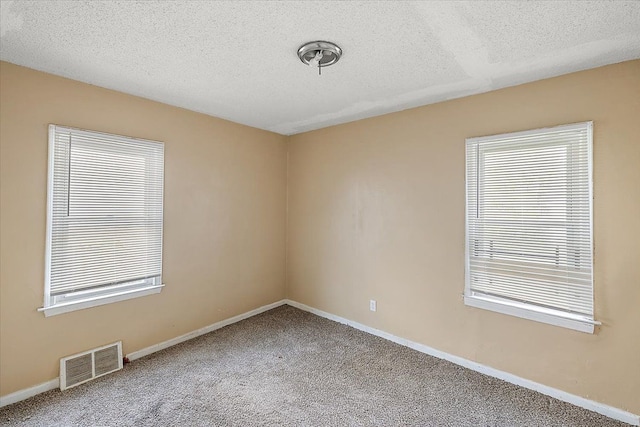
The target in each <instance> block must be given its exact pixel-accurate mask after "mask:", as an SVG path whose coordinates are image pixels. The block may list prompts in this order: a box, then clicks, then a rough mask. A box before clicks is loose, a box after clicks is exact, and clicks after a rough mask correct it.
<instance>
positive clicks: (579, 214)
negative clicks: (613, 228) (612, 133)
mask: <svg viewBox="0 0 640 427" xmlns="http://www.w3.org/2000/svg"><path fill="white" fill-rule="evenodd" d="M591 149H592V123H591V122H586V123H579V124H574V125H566V126H558V127H554V128H549V129H539V130H533V131H525V132H517V133H511V134H506V135H495V136H488V137H480V138H470V139H467V142H466V153H467V162H466V163H467V213H466V216H467V274H466V289H465V302H467V303H468V304H470V305H476V306H480V307H483V308H489V309H497V311H505V312H509V313H510V314H516V315H520V316H521V317H527V318H535V319H536V320H541V321H547V322H548V323H556V322H555V321H553V320H552V318H553V317H554V316H555V317H559V318H564V319H566V320H568V321H569V322H573V325H571V324H569V325H565V326H568V327H574V328H575V329H579V330H587V331H588V330H593V323H595V322H593V279H592V264H593V259H592V226H591V224H592V221H591V217H592V214H591V211H592V207H591V206H592V204H591V200H592V199H591V197H592V196H591V194H592V187H591ZM526 311H529V312H530V313H533V314H526ZM550 319H551V321H550ZM560 323H562V322H560Z"/></svg>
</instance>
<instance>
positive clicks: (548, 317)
mask: <svg viewBox="0 0 640 427" xmlns="http://www.w3.org/2000/svg"><path fill="white" fill-rule="evenodd" d="M572 129H586V133H587V168H588V189H589V193H588V200H589V235H590V250H591V254H592V257H591V294H592V300H593V299H594V298H593V294H594V289H595V287H594V280H593V265H594V257H593V253H594V245H593V122H591V121H588V122H582V123H574V124H569V125H561V126H555V127H550V128H539V129H532V130H526V131H521V132H511V133H505V134H496V135H490V136H483V137H475V138H467V139H466V141H465V153H466V152H467V150H469V146H470V144H471V143H478V142H480V143H481V142H483V141H492V140H496V139H503V138H510V137H514V138H516V137H528V136H535V135H541V134H543V133H545V132H550V131H557V130H572ZM569 148H570V149H571V147H569ZM477 161H478V162H480V159H477ZM569 162H571V159H568V161H567V163H569ZM469 166H470V165H469V164H468V157H467V155H465V287H464V298H463V299H464V304H465V305H468V306H471V307H475V308H481V309H485V310H490V311H494V312H497V313H502V314H507V315H511V316H515V317H520V318H524V319H529V320H533V321H537V322H542V323H547V324H550V325H556V326H561V327H564V328H569V329H573V330H577V331H581V332H586V333H593V332H594V328H595V326H596V325H600V324H601V322H599V321H596V320H595V313H594V315H592V316H587V315H583V314H577V313H571V312H568V311H565V310H562V309H554V308H549V307H543V306H539V305H535V304H531V303H527V302H520V301H517V300H513V299H509V298H501V297H500V296H494V295H488V294H486V293H481V292H475V291H474V290H472V289H471V253H470V252H471V251H472V248H471V247H470V246H471V244H470V239H471V236H470V230H469V228H470V218H469V186H470V183H469ZM570 167H574V166H572V165H570V164H567V168H570ZM475 179H476V183H475V185H476V186H477V185H478V182H479V181H480V170H479V168H478V167H477V166H476V175H475ZM569 191H570V189H569ZM477 203H479V201H478V202H477ZM570 228H571V227H570V226H569V225H568V226H567V227H566V230H567V233H570V232H571V230H570ZM514 262H516V261H514ZM524 262H525V263H526V261H524ZM593 312H595V304H594V306H593Z"/></svg>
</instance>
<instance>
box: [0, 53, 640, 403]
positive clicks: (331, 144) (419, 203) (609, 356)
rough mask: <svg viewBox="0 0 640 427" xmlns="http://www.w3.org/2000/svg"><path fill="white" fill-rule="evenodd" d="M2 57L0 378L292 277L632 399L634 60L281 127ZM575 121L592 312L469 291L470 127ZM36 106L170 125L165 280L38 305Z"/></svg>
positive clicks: (507, 364) (326, 301)
mask: <svg viewBox="0 0 640 427" xmlns="http://www.w3.org/2000/svg"><path fill="white" fill-rule="evenodd" d="M0 66H1V68H0V91H1V92H0V236H1V237H2V238H1V239H0V242H1V246H0V395H6V394H8V393H11V392H14V391H17V390H20V389H23V388H26V387H30V386H33V385H36V384H39V383H41V382H44V381H47V380H50V379H53V378H55V377H57V375H58V359H59V358H60V357H62V356H65V355H68V354H72V353H75V352H78V351H82V350H85V349H88V348H92V347H95V346H98V345H101V344H105V343H108V342H113V341H116V340H123V343H124V350H125V352H126V353H130V352H132V351H136V350H139V349H141V348H144V347H147V346H150V345H153V344H157V343H159V342H162V341H164V340H167V339H170V338H173V337H175V336H178V335H181V334H183V333H186V332H190V331H193V330H195V329H198V328H200V327H203V326H206V325H209V324H211V323H214V322H216V321H219V320H222V319H226V318H229V317H231V316H233V315H236V314H239V313H243V312H246V311H248V310H250V309H253V308H256V307H259V306H261V305H264V304H268V303H270V302H274V301H277V300H280V299H282V298H284V297H285V295H286V296H287V297H288V298H291V299H292V300H295V301H299V302H302V303H305V304H308V305H310V306H313V307H317V308H319V309H322V310H325V311H328V312H331V313H334V314H337V315H339V316H343V317H346V318H349V319H352V320H355V321H358V322H361V323H364V324H367V325H370V326H372V327H375V328H379V329H382V330H385V331H387V332H390V333H393V334H396V335H399V336H402V337H405V338H408V339H411V340H414V341H417V342H420V343H423V344H426V345H429V346H431V347H434V348H436V349H439V350H442V351H446V352H449V353H451V354H454V355H458V356H461V357H465V358H467V359H470V360H475V361H478V362H480V363H483V364H486V365H489V366H492V367H495V368H498V369H501V370H504V371H507V372H511V373H514V374H516V375H519V376H522V377H524V378H528V379H531V380H534V381H537V382H540V383H543V384H546V385H549V386H552V387H556V388H559V389H561V390H565V391H567V392H570V393H574V394H577V395H580V396H584V397H587V398H590V399H593V400H596V401H600V402H603V403H607V404H610V405H613V406H616V407H619V408H622V409H625V410H628V411H631V412H634V413H640V402H638V400H637V396H638V395H640V358H639V357H638V354H640V309H639V303H640V166H639V165H640V119H639V117H640V61H633V62H627V63H623V64H618V65H613V66H608V67H603V68H599V69H595V70H590V71H585V72H581V73H575V74H571V75H567V76H562V77H558V78H554V79H549V80H544V81H540V82H535V83H531V84H527V85H522V86H518V87H514V88H508V89H504V90H500V91H496V92H491V93H487V94H483V95H477V96H472V97H467V98H463V99H459V100H454V101H449V102H444V103H440V104H435V105H431V106H426V107H422V108H416V109H412V110H407V111H404V112H400V113H395V114H389V115H385V116H381V117H377V118H373V119H368V120H362V121H358V122H353V123H349V124H346V125H341V126H335V127H331V128H326V129H322V130H318V131H314V132H309V133H305V134H301V135H297V136H293V137H291V138H285V137H283V136H280V135H276V134H272V133H268V132H264V131H261V130H257V129H252V128H249V127H245V126H241V125H237V124H233V123H230V122H227V121H224V120H220V119H216V118H212V117H208V116H205V115H201V114H197V113H193V112H189V111H186V110H182V109H179V108H175V107H171V106H167V105H164V104H159V103H155V102H151V101H148V100H144V99H141V98H136V97H133V96H129V95H125V94H121V93H117V92H114V91H109V90H105V89H101V88H97V87H94V86H89V85H86V84H83V83H79V82H74V81H71V80H67V79H63V78H59V77H55V76H52V75H48V74H44V73H40V72H36V71H33V70H28V69H25V68H22V67H18V66H15V65H11V64H7V63H1V65H0ZM585 120H593V121H594V129H595V133H594V182H595V184H594V190H595V204H594V223H595V245H596V254H595V259H596V261H595V281H596V285H595V286H596V316H597V318H598V319H600V320H602V321H603V322H604V326H603V327H601V328H598V330H597V332H596V334H594V335H589V334H583V333H580V332H575V331H572V330H568V329H563V328H558V327H553V326H549V325H545V324H540V323H536V322H532V321H527V320H522V319H518V318H513V317H509V316H505V315H502V314H497V313H492V312H488V311H483V310H479V309H475V308H470V307H466V306H464V304H463V303H462V297H461V295H462V292H463V286H464V269H463V267H464V139H465V138H467V137H470V136H480V135H488V134H494V133H500V132H510V131H517V130H523V129H531V128H536V127H544V126H552V125H557V124H563V123H572V122H579V121H585ZM49 123H56V124H63V125H68V126H75V127H81V128H88V129H94V130H99V131H104V132H112V133H118V134H125V135H131V136H136V137H141V138H148V139H156V140H162V141H164V142H165V232H164V233H165V234H164V239H165V240H164V281H165V283H166V285H167V287H166V288H165V289H164V290H163V292H162V293H161V294H159V295H153V296H148V297H143V298H138V299H134V300H129V301H124V302H119V303H115V304H110V305H106V306H102V307H96V308H92V309H87V310H80V311H76V312H72V313H67V314H62V315H59V316H54V317H49V318H45V317H44V316H43V315H42V314H41V313H38V312H36V308H37V307H40V306H41V305H42V292H43V274H44V272H43V269H44V244H45V241H44V239H45V218H46V215H45V204H46V180H47V175H46V172H47V171H46V168H47V125H48V124H49ZM287 141H288V144H287ZM287 145H288V147H289V148H288V149H289V162H288V174H289V177H288V186H289V189H288V198H289V206H288V209H289V216H288V226H287V228H286V235H287V239H288V246H287V264H288V268H287V272H286V273H287V289H286V293H285V287H284V283H285V271H284V264H285V219H286V217H287V215H286V210H285V205H286V201H285V200H286V196H287V195H286V194H285V192H286V188H287V176H286V174H287V165H286V156H287ZM369 299H376V300H378V312H377V313H371V312H369V311H368V301H369Z"/></svg>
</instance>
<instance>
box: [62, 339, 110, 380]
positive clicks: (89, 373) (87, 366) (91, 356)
mask: <svg viewBox="0 0 640 427" xmlns="http://www.w3.org/2000/svg"><path fill="white" fill-rule="evenodd" d="M118 369H122V341H118V342H116V343H113V344H109V345H105V346H103V347H98V348H94V349H93V350H89V351H85V352H82V353H78V354H74V355H73V356H68V357H63V358H62V359H60V390H66V389H68V388H71V387H75V386H77V385H79V384H82V383H85V382H87V381H90V380H92V379H94V378H98V377H101V376H103V375H106V374H108V373H111V372H113V371H117V370H118Z"/></svg>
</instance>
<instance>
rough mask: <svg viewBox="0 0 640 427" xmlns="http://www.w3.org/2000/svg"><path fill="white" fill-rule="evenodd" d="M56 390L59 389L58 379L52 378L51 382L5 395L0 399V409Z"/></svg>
mask: <svg viewBox="0 0 640 427" xmlns="http://www.w3.org/2000/svg"><path fill="white" fill-rule="evenodd" d="M57 388H60V378H54V379H52V380H51V381H47V382H44V383H42V384H38V385H34V386H33V387H29V388H24V389H22V390H18V391H16V392H15V393H11V394H7V395H6V396H2V397H0V408H2V407H3V406H7V405H11V404H12V403H17V402H20V401H21V400H25V399H28V398H30V397H33V396H35V395H36V394H40V393H44V392H45V391H49V390H55V389H57Z"/></svg>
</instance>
